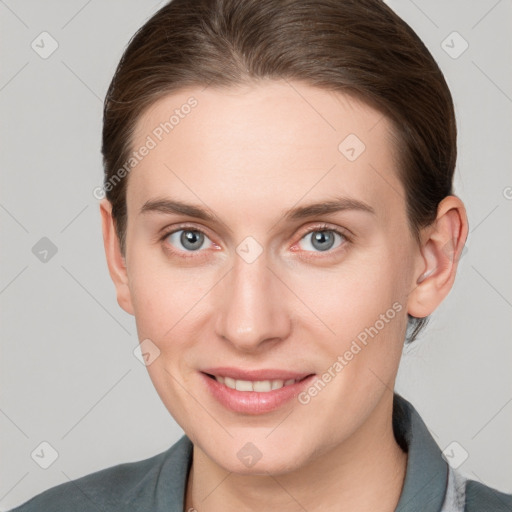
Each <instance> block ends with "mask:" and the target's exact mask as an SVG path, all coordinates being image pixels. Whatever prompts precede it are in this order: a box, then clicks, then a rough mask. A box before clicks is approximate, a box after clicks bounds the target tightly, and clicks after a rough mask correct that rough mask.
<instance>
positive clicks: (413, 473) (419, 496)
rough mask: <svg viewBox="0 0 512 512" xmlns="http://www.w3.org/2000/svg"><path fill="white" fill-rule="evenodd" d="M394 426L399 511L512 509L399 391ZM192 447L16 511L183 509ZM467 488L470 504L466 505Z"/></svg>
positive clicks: (184, 443) (101, 475)
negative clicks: (401, 476) (401, 461)
mask: <svg viewBox="0 0 512 512" xmlns="http://www.w3.org/2000/svg"><path fill="white" fill-rule="evenodd" d="M393 429H394V433H395V437H396V439H397V441H398V443H399V444H400V446H402V448H403V449H404V450H405V451H407V452H408V460H407V470H406V476H405V481H404V486H403V489H402V494H401V496H400V500H399V502H398V505H397V508H396V509H395V512H415V511H418V512H460V511H461V510H464V512H485V511H489V512H491V511H492V512H509V511H512V495H510V494H504V493H500V492H498V491H496V490H494V489H492V488H490V487H487V486H485V485H483V484H480V483H477V482H474V481H472V480H468V481H467V482H466V480H465V479H464V478H463V477H462V476H461V475H459V474H457V473H456V472H450V471H449V466H448V464H447V463H446V462H445V460H444V459H443V458H442V455H441V450H440V448H439V447H438V446H437V444H436V442H435V441H434V439H433V438H432V436H431V434H430V432H429V431H428V429H427V427H426V425H425V423H424V422H423V420H422V419H421V417H420V416H419V414H418V412H417V411H416V409H415V408H414V407H413V406H412V404H411V403H410V402H408V401H407V400H405V399H404V398H403V397H401V396H400V395H398V394H397V393H395V395H394V406H393ZM192 448H193V445H192V442H191V441H190V439H189V438H188V437H187V436H183V437H181V439H179V441H177V442H176V443H175V444H174V445H173V446H171V447H170V448H169V449H168V450H167V451H165V452H163V453H161V454H158V455H155V456H154V457H151V458H149V459H145V460H142V461H138V462H131V463H125V464H119V465H117V466H113V467H110V468H107V469H104V470H102V471H98V472H95V473H92V474H90V475H86V476H84V477H82V478H79V479H77V480H73V481H72V482H66V483H64V484H61V485H58V486H55V487H52V488H51V489H48V490H46V491H44V492H42V493H41V494H39V495H37V496H35V497H34V498H32V499H31V500H29V501H27V502H26V503H24V504H23V505H21V506H19V507H17V508H15V509H12V511H11V512H66V511H73V512H98V511H101V512H114V511H123V512H132V511H133V512H135V511H137V512H139V511H140V512H142V511H145V512H146V511H151V512H183V508H184V495H185V489H186V483H187V476H188V472H189V469H190V465H191V463H192ZM464 484H465V485H464ZM447 489H448V492H447ZM464 489H466V503H465V506H464V509H461V508H460V507H461V503H462V501H463V500H464V496H463V494H462V493H463V490H464ZM461 500H462V501H461ZM442 507H444V508H442ZM450 507H451V508H450ZM454 507H458V508H454Z"/></svg>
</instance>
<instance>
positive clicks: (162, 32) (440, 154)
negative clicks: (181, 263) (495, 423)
mask: <svg viewBox="0 0 512 512" xmlns="http://www.w3.org/2000/svg"><path fill="white" fill-rule="evenodd" d="M259 79H276V80H279V79H290V80H299V81H302V82H305V83H307V84H309V85H312V86H317V87H321V88H324V89H328V90H331V91H340V92H344V93H348V94H353V95H355V96H357V97H358V98H360V99H362V100H363V101H365V102H366V103H368V104H370V105H372V106H374V107H376V108H378V109H379V110H380V111H381V112H382V113H383V114H385V115H386V116H387V117H388V118H389V119H390V120H391V122H392V124H393V127H394V132H395V137H396V149H397V154H398V163H399V165H398V173H399V177H400V179H401V181H402V183H403V185H404V189H405V194H406V197H405V200H406V204H407V212H408V218H409V224H410V228H411V231H412V232H413V234H414V235H415V236H416V238H417V239H419V238H418V235H419V232H420V229H421V228H422V227H424V226H427V225H429V224H430V223H432V222H433V221H434V220H435V218H436V215H437V206H438V204H439V202H440V201H441V200H442V199H443V198H444V197H446V196H447V195H450V194H452V193H453V192H452V179H453V173H454V168H455V160H456V153H457V149H456V137H457V133H456V125H455V115H454V108H453V103H452V98H451V94H450V91H449V89H448V86H447V84H446V82H445V79H444V77H443V74H442V72H441V70H440V69H439V67H438V65H437V64H436V62H435V60H434V59H433V57H432V55H431V54H430V52H429V51H428V49H427V48H426V47H425V45H424V44H423V43H422V41H421V40H420V39H419V37H418V36H417V35H416V33H415V32H414V31H413V30H412V29H411V28H410V27H409V26H408V25H407V24H406V23H405V22H404V21H403V20H402V19H400V18H399V17H398V16H397V15H396V14H395V13H394V12H393V11H392V10H391V9H390V8H389V7H388V6H387V5H386V4H385V3H384V2H383V1H381V0H173V1H172V2H170V3H169V4H167V5H165V6H164V7H162V8H161V9H160V10H159V11H158V12H157V13H156V14H155V15H153V16H152V17H151V18H150V19H149V20H148V21H147V22H146V23H145V24H144V25H143V26H142V27H141V28H140V29H139V30H138V31H137V32H136V34H135V35H134V36H133V37H132V39H131V41H130V42H129V44H128V46H127V48H126V50H125V52H124V54H123V56H122V58H121V61H120V62H119V65H118V67H117V70H116V72H115V75H114V77H113V79H112V82H111V84H110V86H109V89H108V91H107V95H106V98H105V103H104V117H103V141H102V154H103V162H104V168H105V181H104V188H105V191H106V197H107V199H108V200H109V201H110V202H111V204H112V215H113V218H114V221H115V225H116V231H117V235H118V237H119V240H120V245H121V251H122V253H123V254H125V235H126V223H127V213H126V212H127V210H126V184H127V178H124V179H122V180H120V181H119V180H118V183H117V184H116V186H112V184H113V183H115V181H114V180H113V178H116V176H115V175H116V172H117V171H118V170H119V169H121V168H122V167H123V165H124V164H125V162H126V161H127V160H128V159H129V155H130V151H132V147H131V146H132V135H133V130H134V127H135V124H136V122H137V120H138V119H139V118H140V116H141V115H142V113H143V112H144V111H145V110H146V109H147V108H148V107H149V106H151V105H152V104H153V103H154V102H155V101H157V100H158V99H160V98H162V97H163V96H165V95H167V94H169V93H170V92H172V91H176V90H178V89H182V88H184V87H188V86H207V85H209V86H213V87H216V86H217V87H224V86H225V87H229V86H234V85H239V84H244V83H251V82H254V81H257V80H259ZM124 174H125V173H123V176H124ZM118 176H119V175H118ZM118 176H117V177H118ZM107 185H108V186H107ZM409 320H410V322H409V327H410V328H411V327H412V334H411V335H410V336H409V338H408V340H409V341H412V340H413V339H414V338H415V337H416V335H417V334H418V333H419V331H420V330H421V328H422V327H423V325H424V324H425V322H426V320H427V319H426V318H413V317H409Z"/></svg>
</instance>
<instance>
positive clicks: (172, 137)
mask: <svg viewBox="0 0 512 512" xmlns="http://www.w3.org/2000/svg"><path fill="white" fill-rule="evenodd" d="M143 146H148V147H149V146H151V149H150V150H149V151H145V152H144V153H145V156H144V157H143V158H141V159H140V161H139V162H138V163H137V165H136V166H135V167H134V168H133V170H132V171H131V172H130V177H129V182H128V183H129V185H128V191H127V201H128V210H129V212H130V209H134V208H140V207H141V206H142V205H143V203H144V202H145V201H147V200H148V199H151V198H153V197H155V196H159V197H162V196H165V195H171V196H173V197H180V198H181V199H182V200H190V201H192V202H194V203H196V204H197V203H200V202H203V203H205V204H207V206H208V207H211V208H212V209H213V210H215V209H216V207H218V208H219V209H222V208H224V210H225V209H226V208H227V206H226V205H232V207H233V213H234V212H235V211H236V212H237V216H238V217H241V216H243V215H244V212H245V211H246V213H247V215H248V216H251V215H253V214H254V213H256V210H255V208H256V207H257V206H258V205H259V207H260V210H259V215H263V214H264V212H263V211H262V207H265V208H266V209H265V211H268V208H267V207H270V208H272V207H274V208H275V212H277V211H282V209H283V207H286V206H291V205H293V204H295V203H297V202H298V201H301V200H302V201H304V202H311V201H313V200H316V199H318V198H328V197H329V196H333V195H336V196H338V195H340V194H341V195H347V196H350V197H354V198H357V199H360V200H363V201H365V202H367V203H369V204H371V205H372V206H373V207H374V208H375V209H376V210H379V209H381V210H383V211H390V208H398V209H401V210H404V209H405V201H404V193H403V188H402V185H401V183H400V181H399V179H398V175H397V172H396V163H395V158H394V145H393V142H392V137H391V124H390V122H389V121H388V119H387V118H386V117H385V116H383V115H382V114H381V113H380V112H379V111H377V110H375V109H373V108H371V107H370V106H368V105H367V104H365V103H363V102H362V101H360V100H357V99H355V98H354V97H352V96H348V95H346V94H342V93H339V92H332V91H327V90H323V89H320V88H315V87H312V86H309V85H305V84H303V83H297V82H286V81H279V82H277V81H268V82H261V83H258V84H254V85H250V86H249V85H247V86H243V87H237V88H235V87H232V88H225V89H220V88H199V87H198V88H190V89H183V90H180V91H178V92H175V93H172V94H168V95H167V96H165V97H163V98H161V99H160V100H158V101H157V102H155V103H154V104H153V105H151V106H150V108H149V109H147V111H146V112H145V113H144V114H143V115H142V116H141V117H140V118H139V120H138V122H137V124H136V127H135V130H134V137H133V141H132V150H134V151H137V150H139V149H140V148H142V147H143ZM249 198H250V201H249ZM270 213H271V212H269V214H270Z"/></svg>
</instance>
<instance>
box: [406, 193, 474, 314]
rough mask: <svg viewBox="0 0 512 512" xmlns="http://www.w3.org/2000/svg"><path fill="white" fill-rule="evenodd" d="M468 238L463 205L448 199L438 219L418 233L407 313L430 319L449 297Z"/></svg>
mask: <svg viewBox="0 0 512 512" xmlns="http://www.w3.org/2000/svg"><path fill="white" fill-rule="evenodd" d="M467 236H468V220H467V215H466V209H465V207H464V203H463V202H462V201H461V200H460V199H459V198H458V197H456V196H447V197H445V198H444V199H443V200H442V201H441V202H440V203H439V206H438V208H437V218H436V220H435V221H434V222H433V224H432V225H431V226H428V227H427V228H424V230H422V233H421V243H420V252H419V254H418V258H417V264H416V271H415V274H414V282H413V283H411V285H412V286H411V288H412V291H411V293H410V294H409V297H408V301H407V312H408V313H409V314H410V315H412V316H415V317H417V318H423V317H426V316H428V315H430V314H431V313H432V312H433V311H434V310H435V309H436V308H437V307H438V306H439V304H440V303H441V302H442V301H443V300H444V298H445V297H446V296H447V295H448V293H449V291H450V290H451V288H452V286H453V282H454V280H455V274H456V272H457V266H458V263H459V259H460V257H461V254H462V250H463V249H464V244H465V243H466V238H467Z"/></svg>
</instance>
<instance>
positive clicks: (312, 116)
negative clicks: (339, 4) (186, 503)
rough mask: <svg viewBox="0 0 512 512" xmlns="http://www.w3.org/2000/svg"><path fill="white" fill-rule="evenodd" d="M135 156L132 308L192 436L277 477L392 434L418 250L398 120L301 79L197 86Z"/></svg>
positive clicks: (177, 97)
mask: <svg viewBox="0 0 512 512" xmlns="http://www.w3.org/2000/svg"><path fill="white" fill-rule="evenodd" d="M191 97H193V99H190V98H191ZM187 105H188V106H187ZM171 116H174V117H173V118H172V119H171V121H169V120H170V118H171ZM166 122H167V125H166V124H165V123H166ZM161 123H162V124H161ZM143 146H145V147H146V148H147V149H146V150H140V148H142V147H143ZM133 150H134V151H138V155H139V156H138V157H137V158H138V160H140V161H138V163H137V165H136V166H135V167H134V168H133V170H131V172H130V176H129V181H128V187H127V207H128V223H127V237H126V244H127V250H126V266H127V283H128V289H129V294H127V295H126V297H124V299H123V298H121V299H120V303H121V304H122V305H123V307H124V308H125V309H126V310H127V311H129V312H130V313H133V314H134V315H135V318H136V323H137V330H138V335H139V339H140V340H141V341H142V340H145V341H143V347H142V351H143V352H146V353H147V354H148V356H147V357H148V358H149V359H148V371H149V374H150V377H151V379H152V381H153V383H154V385H155V388H156V390H157V392H158V393H159V395H160V397H161V399H162V400H163V402H164V404H165V405H166V407H167V408H168V410H169V412H170V413H171V414H172V416H173V417H174V418H175V419H176V421H177V422H178V423H179V424H180V426H181V427H182V428H183V430H184V431H185V432H186V433H187V435H188V436H189V437H190V438H191V439H192V441H193V442H194V443H195V444H196V446H197V447H198V448H199V449H200V450H202V452H204V454H206V455H207V456H208V457H209V458H210V459H211V460H213V461H214V462H216V463H217V464H218V465H220V466H222V467H223V468H225V469H226V470H229V471H234V472H239V473H258V474H262V473H265V472H267V471H268V472H271V473H278V472H284V471H290V470H293V469H296V468H299V467H301V466H303V465H305V464H307V463H308V462H312V461H313V460H314V459H315V458H316V457H318V456H319V455H321V454H323V453H327V452H328V451H330V450H333V449H334V448H335V447H336V446H339V445H340V443H344V442H346V441H349V439H356V438H357V436H360V439H361V440H363V439H364V436H366V438H372V437H374V436H376V435H378V433H379V432H381V431H382V429H383V428H387V423H386V424H385V423H384V422H385V421H388V420H389V416H388V413H389V411H390V410H389V405H390V403H391V399H392V390H393V387H394V381H395V376H396V372H397V369H398V364H399V360H400V356H401V351H402V345H403V339H404V334H405V328H406V323H407V309H408V305H407V301H408V294H409V292H410V291H411V290H412V289H413V288H414V283H415V282H416V278H417V276H416V273H417V269H418V258H419V249H418V246H417V244H416V243H415V241H414V239H413V237H412V235H411V233H410V231H409V227H408V221H407V216H406V204H405V199H404V189H403V186H402V184H401V182H400V180H399V179H398V176H397V168H396V163H395V160H394V157H393V145H392V139H391V137H390V124H389V122H388V120H387V119H386V118H384V117H383V116H382V115H381V114H380V113H379V112H377V111H376V110H373V109H372V108H370V107H369V106H367V105H365V104H363V103H361V102H359V101H356V100H354V99H353V98H351V97H349V96H346V95H343V94H340V93H332V92H327V91H324V90H320V89H317V88H314V87H310V86H306V85H304V84H299V83H287V82H285V81H282V82H276V81H268V82H261V83H259V84H258V85H254V86H250V87H249V86H247V87H243V88H237V89H235V88H230V89H223V90H221V89H213V88H206V89H204V90H203V89H202V88H197V89H196V88H192V89H188V90H186V91H184V90H183V91H181V92H178V93H173V94H170V95H168V96H166V97H165V98H164V99H162V100H160V101H158V102H156V103H155V104H153V105H152V107H151V108H150V109H149V110H148V111H146V112H145V113H144V115H143V116H142V117H141V118H140V119H139V122H138V124H137V127H136V131H135V136H134V140H133ZM139 157H140V158H139ZM171 202H180V203H184V204H187V205H193V206H194V207H195V208H197V209H198V210H203V211H205V212H206V213H207V214H208V215H209V216H210V218H208V217H206V216H204V218H202V217H200V216H199V215H198V214H197V213H195V212H192V211H186V210H185V209H183V210H182V211H181V213H180V212H179V211H177V209H176V204H174V205H173V204H171ZM331 202H333V203H334V202H339V203H338V205H337V207H333V208H331V209H330V210H326V211H322V209H321V205H324V206H325V204H326V203H331ZM313 204H316V205H320V206H317V207H311V205H313ZM207 374H214V375H216V376H217V377H220V379H219V380H220V382H219V381H218V380H216V379H214V378H212V377H209V376H207ZM226 377H229V378H228V379H226ZM237 377H238V379H237ZM304 377H305V378H304ZM223 378H224V383H222V381H223ZM303 378H304V379H303ZM292 379H293V380H292ZM300 379H303V380H300ZM248 381H249V382H248ZM250 381H253V382H254V381H258V383H257V384H254V383H253V382H252V383H251V382H250ZM270 381H277V382H274V383H273V384H272V383H271V382H270ZM279 381H284V382H279ZM286 381H287V382H286ZM292 382H294V383H293V384H292ZM284 383H285V384H286V385H285V386H283V387H282V388H280V386H281V385H283V384H284ZM233 385H234V386H235V387H236V388H238V389H235V390H233V389H231V387H232V386H233ZM230 386H231V387H230ZM272 387H273V388H274V389H273V390H272ZM251 389H252V390H254V389H256V391H249V390H251ZM383 404H386V406H384V405H383ZM384 413H385V414H384ZM384 416H385V417H384ZM363 432H364V436H363V434H362V433H363Z"/></svg>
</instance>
